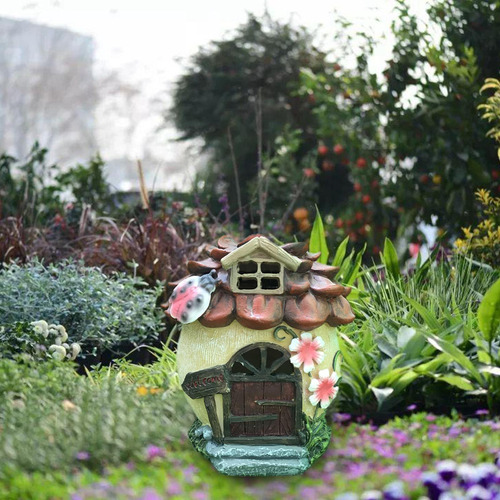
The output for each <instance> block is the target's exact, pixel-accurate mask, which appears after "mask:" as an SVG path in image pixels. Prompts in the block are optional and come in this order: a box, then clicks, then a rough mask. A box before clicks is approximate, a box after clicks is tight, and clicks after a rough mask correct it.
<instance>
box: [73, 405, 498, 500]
mask: <svg viewBox="0 0 500 500" xmlns="http://www.w3.org/2000/svg"><path fill="white" fill-rule="evenodd" d="M349 420H350V417H349V416H348V415H345V414H344V415H337V417H336V422H335V423H334V424H333V437H332V444H331V446H330V448H329V449H328V450H327V452H326V453H325V455H324V457H323V458H322V459H320V460H318V462H317V463H316V464H315V465H314V467H313V468H312V469H310V470H308V471H307V472H306V473H305V474H304V475H303V476H296V477H283V478H276V477H275V478H233V477H227V476H223V475H220V474H218V473H216V472H215V471H214V470H213V468H212V467H211V465H210V463H209V462H207V461H205V460H204V459H202V458H201V457H200V456H199V455H198V454H196V453H195V452H193V451H192V450H190V449H188V448H187V447H186V446H187V445H183V446H181V447H180V448H178V449H176V450H175V451H174V450H169V449H165V450H163V449H161V448H157V447H148V448H147V449H146V450H145V462H144V463H138V464H135V467H134V469H133V472H131V468H130V464H128V466H127V467H128V474H125V473H120V472H119V470H118V472H117V471H115V472H114V473H110V475H109V477H108V478H103V479H102V480H101V481H98V482H95V483H92V484H89V485H88V486H85V487H81V488H79V489H78V490H77V491H76V492H75V493H74V495H73V496H72V500H87V499H90V498H92V499H94V498H96V499H101V498H102V499H104V498H106V499H108V498H125V499H141V500H156V499H160V498H169V499H170V498H174V499H182V500H184V499H194V500H204V499H207V500H208V499H212V498H213V499H215V498H216V499H217V500H219V499H226V498H227V499H230V498H238V499H247V498H248V499H255V498H259V499H262V500H274V499H280V500H292V499H296V498H300V499H301V500H317V499H323V498H331V499H337V500H356V499H358V500H376V499H384V500H402V499H417V498H421V497H424V498H426V497H427V498H429V499H430V500H458V499H477V500H483V499H488V500H495V499H500V433H499V432H498V431H499V430H500V422H498V421H494V420H486V421H481V420H478V419H474V420H468V421H463V420H460V419H456V418H455V419H452V418H448V417H437V416H435V415H427V414H416V415H413V416H411V417H406V418H396V419H395V420H393V421H391V422H389V423H388V424H386V425H383V426H381V427H376V426H373V425H370V424H365V425H360V424H357V423H354V422H353V423H349ZM452 459H453V460H452ZM124 470H125V468H124ZM138 477H140V478H141V480H140V481H138V479H137V478H138ZM138 485H142V486H143V487H142V488H141V487H137V486H138Z"/></svg>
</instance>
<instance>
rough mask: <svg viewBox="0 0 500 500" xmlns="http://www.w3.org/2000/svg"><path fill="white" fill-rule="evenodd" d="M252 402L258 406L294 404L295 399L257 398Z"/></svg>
mask: <svg viewBox="0 0 500 500" xmlns="http://www.w3.org/2000/svg"><path fill="white" fill-rule="evenodd" d="M254 403H256V404H258V405H259V406H295V399H292V400H291V401H283V400H274V399H257V400H255V401H254Z"/></svg>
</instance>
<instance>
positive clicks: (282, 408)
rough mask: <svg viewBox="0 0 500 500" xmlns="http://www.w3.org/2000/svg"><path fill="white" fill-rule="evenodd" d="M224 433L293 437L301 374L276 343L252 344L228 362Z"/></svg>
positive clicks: (299, 413)
mask: <svg viewBox="0 0 500 500" xmlns="http://www.w3.org/2000/svg"><path fill="white" fill-rule="evenodd" d="M228 372H229V380H230V386H231V390H230V393H229V394H228V395H226V404H225V410H226V411H225V419H224V422H225V428H224V430H225V432H224V434H225V436H228V437H229V436H230V437H231V438H243V439H245V438H255V437H265V438H269V437H276V438H281V439H283V438H286V437H289V438H290V437H296V436H297V431H298V429H299V426H300V422H301V410H302V409H301V384H300V381H301V377H300V372H299V371H298V370H296V369H295V368H294V366H293V365H292V363H290V353H289V352H288V351H286V350H285V349H283V348H281V347H279V346H277V345H276V344H268V343H262V344H253V345H250V346H248V347H245V348H244V349H242V350H240V351H239V352H237V353H236V354H235V356H233V358H232V359H231V360H230V361H229V363H228Z"/></svg>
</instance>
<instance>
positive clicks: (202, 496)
mask: <svg viewBox="0 0 500 500" xmlns="http://www.w3.org/2000/svg"><path fill="white" fill-rule="evenodd" d="M191 498H192V499H193V500H208V494H207V492H206V491H195V492H194V493H192V494H191Z"/></svg>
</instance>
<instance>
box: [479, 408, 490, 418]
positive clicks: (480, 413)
mask: <svg viewBox="0 0 500 500" xmlns="http://www.w3.org/2000/svg"><path fill="white" fill-rule="evenodd" d="M489 414H490V412H489V411H488V410H486V409H485V408H483V409H480V410H476V413H475V415H477V416H481V415H489Z"/></svg>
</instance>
